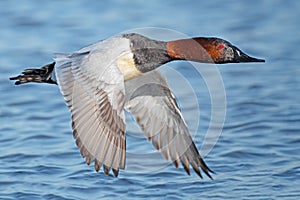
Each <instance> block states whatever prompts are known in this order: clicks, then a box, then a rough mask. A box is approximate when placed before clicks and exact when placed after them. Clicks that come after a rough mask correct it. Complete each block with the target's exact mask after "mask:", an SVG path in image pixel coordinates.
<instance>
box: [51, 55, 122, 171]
mask: <svg viewBox="0 0 300 200" xmlns="http://www.w3.org/2000/svg"><path fill="white" fill-rule="evenodd" d="M99 53H101V52H99ZM95 54H98V53H97V52H96V53H93V54H92V53H89V52H87V53H84V52H81V53H78V54H72V55H65V56H60V57H59V59H58V60H57V64H56V76H57V77H56V78H57V82H58V85H59V88H60V90H61V92H62V94H63V96H64V98H65V101H66V103H67V105H68V107H69V109H70V111H71V114H72V128H73V136H74V138H75V140H76V144H77V146H78V148H79V149H80V152H81V154H82V156H83V157H84V158H86V162H87V164H90V163H91V162H92V161H93V160H94V162H95V164H94V167H95V170H96V171H99V170H100V168H101V166H102V165H103V169H104V173H105V174H108V173H109V171H110V169H111V168H112V169H113V173H114V175H118V171H119V169H124V167H125V159H126V156H125V155H126V153H125V151H126V142H125V117H124V111H123V108H124V102H125V90H124V80H123V76H122V74H121V73H120V72H119V71H118V69H117V67H116V66H115V65H114V64H113V63H112V64H111V65H109V66H105V67H106V68H105V67H103V66H101V65H99V64H98V63H97V55H95ZM103 68H104V69H103ZM110 68H111V69H110ZM108 69H109V70H108ZM104 75H107V76H104ZM107 77H110V78H109V80H108V79H107Z"/></svg>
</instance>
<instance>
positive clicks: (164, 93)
mask: <svg viewBox="0 0 300 200" xmlns="http://www.w3.org/2000/svg"><path fill="white" fill-rule="evenodd" d="M125 90H126V103H125V108H126V109H127V110H128V111H129V112H131V113H132V114H133V115H134V117H135V119H136V121H137V122H138V124H139V125H140V127H141V129H142V130H143V131H144V133H145V135H146V137H147V138H148V139H149V140H150V141H151V142H152V144H153V146H154V147H155V148H156V149H157V150H159V151H160V152H161V153H162V154H163V155H164V157H165V158H166V159H167V160H171V161H173V163H174V165H175V166H176V168H178V166H179V162H180V161H181V163H182V165H183V167H184V169H185V171H186V172H187V173H188V174H190V165H191V166H192V167H193V169H194V170H195V172H196V173H197V174H198V175H199V176H200V177H201V178H202V175H201V173H200V169H199V168H201V169H202V170H203V171H204V173H205V174H206V175H207V176H208V177H210V178H212V177H211V175H210V174H209V172H212V171H211V170H210V169H209V168H208V167H207V165H206V164H205V162H204V161H203V159H202V157H201V156H200V154H199V152H198V150H197V148H196V146H195V144H194V142H193V139H192V137H191V136H190V133H189V130H188V128H187V125H186V123H185V121H184V119H183V117H182V115H181V113H180V110H179V109H178V105H177V103H176V100H175V98H174V97H173V95H172V93H171V91H170V89H169V87H168V84H167V82H166V80H165V78H164V77H163V76H162V75H161V74H160V73H159V72H158V71H151V72H148V73H145V74H144V75H142V76H139V77H136V78H134V79H131V80H128V81H126V82H125Z"/></svg>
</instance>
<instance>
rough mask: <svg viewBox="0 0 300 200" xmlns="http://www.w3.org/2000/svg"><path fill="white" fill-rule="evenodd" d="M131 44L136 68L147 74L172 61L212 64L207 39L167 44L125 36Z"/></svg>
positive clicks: (143, 37)
mask: <svg viewBox="0 0 300 200" xmlns="http://www.w3.org/2000/svg"><path fill="white" fill-rule="evenodd" d="M124 37H125V38H128V39H129V40H130V42H131V47H130V48H131V51H132V52H133V55H134V56H133V58H134V63H135V66H136V68H137V69H138V70H139V71H140V72H142V73H145V72H148V71H151V70H154V69H156V68H157V67H159V66H161V65H163V64H165V63H167V62H170V61H173V60H190V61H197V62H204V63H212V62H213V61H212V59H211V56H210V55H209V54H210V52H208V51H207V49H209V45H211V44H209V42H208V41H207V38H190V39H181V40H173V41H169V42H163V41H157V40H152V39H149V38H147V37H145V36H142V35H139V34H125V35H124Z"/></svg>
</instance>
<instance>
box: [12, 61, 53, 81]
mask: <svg viewBox="0 0 300 200" xmlns="http://www.w3.org/2000/svg"><path fill="white" fill-rule="evenodd" d="M54 65H55V62H53V63H51V64H48V65H45V66H43V67H42V68H40V69H26V70H25V71H24V72H22V75H19V76H16V77H11V78H9V79H10V80H16V82H15V84H16V85H20V84H24V83H28V82H37V83H50V84H57V83H56V82H55V81H54V80H53V79H51V78H52V72H53V69H54Z"/></svg>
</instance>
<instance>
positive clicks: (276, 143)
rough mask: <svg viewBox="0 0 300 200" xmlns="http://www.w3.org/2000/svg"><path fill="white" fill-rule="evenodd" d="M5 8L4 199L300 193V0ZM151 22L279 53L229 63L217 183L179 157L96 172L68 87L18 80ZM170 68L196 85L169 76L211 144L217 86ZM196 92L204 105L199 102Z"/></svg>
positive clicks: (214, 162)
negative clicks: (187, 168)
mask: <svg viewBox="0 0 300 200" xmlns="http://www.w3.org/2000/svg"><path fill="white" fill-rule="evenodd" d="M0 16H1V17H0V94H1V95H0V144H1V145H0V199H115V198H119V199H140V198H147V199H208V198H211V199H299V198H300V78H299V77H300V66H299V63H300V56H299V55H300V54H299V53H300V50H299V48H298V47H299V46H300V23H299V19H300V1H289V0H288V1H284V0H261V1H258V0H253V1H237V0H227V1H222V0H216V1H179V0H172V1H170V0H164V1H159V0H153V1H139V0H133V1H130V0H113V1H96V0H95V1H58V0H53V1H34V0H32V1H22V2H21V1H13V0H2V1H0ZM143 27H161V28H166V29H171V30H176V31H178V32H180V33H184V34H186V35H188V36H218V37H222V38H224V39H227V40H229V41H231V42H232V43H233V44H235V45H237V46H238V47H240V48H241V49H242V50H244V51H245V52H247V53H249V54H250V55H253V56H256V57H260V58H265V59H266V61H267V62H266V63H265V64H228V65H222V66H217V67H218V69H219V72H220V74H221V77H222V79H223V84H224V88H225V91H226V99H227V106H226V118H225V123H224V127H223V131H222V135H221V136H220V138H219V140H218V142H217V144H216V145H215V146H214V148H213V149H212V151H210V152H209V153H208V154H207V155H205V160H206V162H207V164H208V165H209V166H210V167H211V168H212V169H213V170H214V171H215V172H216V174H215V175H213V177H214V180H210V179H209V178H207V177H205V178H204V179H199V177H197V175H196V174H195V173H192V175H191V176H188V175H186V174H185V172H184V170H183V169H182V168H181V169H179V170H178V169H175V167H173V166H172V165H171V164H170V165H168V166H166V167H163V168H160V169H155V170H151V169H149V170H148V171H143V170H141V171H134V170H130V169H129V170H124V171H121V172H120V175H119V177H118V178H114V177H111V176H105V175H103V173H102V172H100V173H96V172H94V170H93V167H92V166H86V164H85V163H84V160H83V159H82V158H81V156H80V153H79V150H78V149H77V147H76V145H75V142H74V140H73V137H72V132H71V126H70V114H69V111H68V109H67V107H66V106H65V103H64V100H63V98H62V96H61V94H60V92H59V90H58V88H57V87H56V86H53V85H42V84H41V85H39V84H27V85H24V86H19V87H16V86H14V85H13V82H11V81H9V80H8V78H9V77H10V76H14V75H18V74H19V73H20V72H21V71H22V70H23V69H25V68H28V67H39V66H41V65H43V64H46V63H49V62H52V60H51V59H52V57H53V53H56V52H72V51H75V50H77V49H79V48H81V47H83V46H85V45H88V44H91V43H94V42H96V41H99V40H101V39H105V38H107V37H110V36H113V35H116V34H119V33H120V32H123V31H126V30H131V29H134V28H143ZM201 67H202V68H206V67H209V66H208V65H203V66H201V65H200V66H199V68H201ZM167 68H170V69H176V71H177V72H178V73H179V74H181V75H182V76H184V77H186V78H187V79H188V82H189V84H190V85H192V87H193V88H194V91H195V93H190V92H186V90H180V87H181V84H180V81H177V79H176V78H172V76H170V77H169V78H168V81H169V83H170V85H173V86H174V91H175V92H176V97H177V98H178V99H179V103H180V105H181V109H182V112H183V113H184V116H185V118H186V121H187V123H188V124H193V123H194V121H195V120H196V121H197V124H198V121H199V127H198V126H196V127H193V126H192V128H191V131H196V134H195V135H194V139H195V141H196V145H197V147H198V149H200V148H201V145H202V141H203V139H204V137H205V133H206V131H207V129H208V126H209V123H210V114H211V107H210V105H211V103H210V97H211V96H210V94H209V92H208V91H207V86H206V85H205V82H204V81H203V80H201V77H200V76H199V75H195V74H196V73H194V71H193V70H194V68H192V67H191V64H190V63H186V62H174V63H170V64H168V65H167V66H166V69H167ZM176 88H177V89H176ZM178 88H179V89H178ZM194 94H195V95H196V97H197V98H198V99H199V102H197V105H196V106H195V107H193V106H191V105H193V104H190V103H189V101H190V97H191V96H193V95H194ZM195 110H200V115H199V116H198V115H195V113H194V111H195ZM135 132H139V129H138V127H137V126H136V125H135V122H134V121H133V120H132V119H131V118H130V117H128V137H127V139H128V142H127V149H128V152H129V154H130V155H139V154H141V155H144V154H146V153H149V152H150V153H151V152H155V151H154V149H153V148H152V147H151V145H150V143H148V142H147V140H146V139H144V138H142V137H134V135H135ZM143 153H144V154H143ZM141 157H142V156H141ZM136 159H137V160H135V162H136V163H137V165H138V163H139V162H140V163H142V162H143V158H139V159H138V156H136ZM127 164H128V165H129V166H130V163H127ZM141 165H142V164H141ZM137 168H139V167H138V166H137ZM140 168H141V167H140Z"/></svg>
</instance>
